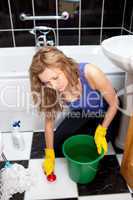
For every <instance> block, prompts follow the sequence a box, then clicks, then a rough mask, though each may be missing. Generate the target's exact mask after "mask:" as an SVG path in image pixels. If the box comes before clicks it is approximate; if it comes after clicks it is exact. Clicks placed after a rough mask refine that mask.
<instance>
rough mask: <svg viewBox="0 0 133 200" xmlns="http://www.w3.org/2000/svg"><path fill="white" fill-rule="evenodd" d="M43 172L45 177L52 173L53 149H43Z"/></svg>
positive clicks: (53, 162)
mask: <svg viewBox="0 0 133 200" xmlns="http://www.w3.org/2000/svg"><path fill="white" fill-rule="evenodd" d="M42 167H43V170H44V173H45V174H46V176H49V175H50V174H51V173H52V172H53V171H54V167H55V153H54V149H48V148H46V149H45V159H44V161H43V165H42Z"/></svg>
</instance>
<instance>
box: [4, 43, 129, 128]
mask: <svg viewBox="0 0 133 200" xmlns="http://www.w3.org/2000/svg"><path fill="white" fill-rule="evenodd" d="M58 48H59V49H60V50H62V51H63V52H64V53H65V54H66V55H67V56H69V57H72V58H74V59H75V60H76V61H77V62H88V63H93V64H96V65H97V66H98V67H99V68H100V69H101V70H103V71H104V73H106V74H107V76H108V78H109V79H110V80H111V81H112V84H113V86H114V87H115V88H116V89H117V90H119V89H121V88H122V87H123V86H124V79H125V73H124V71H122V70H121V69H120V68H118V67H117V66H115V65H114V64H113V63H111V62H110V61H109V60H108V59H107V58H106V57H105V55H104V54H103V52H102V49H101V47H100V46H99V45H88V46H58ZM36 51H37V48H36V47H15V48H0V130H1V131H3V132H8V131H11V127H12V122H13V121H14V120H18V119H19V120H21V130H22V131H40V130H44V126H45V123H44V115H43V114H42V115H38V113H37V112H36V110H35V109H34V108H33V105H32V100H31V99H28V98H27V97H28V96H30V82H29V74H28V69H29V66H30V64H31V60H32V57H33V55H34V54H35V52H36ZM16 88H19V93H17V92H18V91H17V89H16ZM24 94H27V95H24ZM17 98H19V100H23V102H21V103H19V105H17V103H18V101H17V100H18V99H17ZM27 99H28V100H27ZM27 101H28V102H27ZM29 104H30V106H29ZM7 105H8V106H7ZM9 105H10V106H9ZM14 105H15V106H14ZM27 107H28V108H29V109H28V112H27ZM63 117H65V116H64V115H63V116H62V114H61V113H59V115H58V117H57V119H56V121H55V127H54V128H55V129H56V128H57V126H58V125H59V124H60V122H61V121H62V120H63Z"/></svg>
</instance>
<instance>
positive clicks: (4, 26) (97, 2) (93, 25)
mask: <svg viewBox="0 0 133 200" xmlns="http://www.w3.org/2000/svg"><path fill="white" fill-rule="evenodd" d="M62 11H68V12H69V14H70V17H69V19H68V20H51V21H21V20H20V18H19V15H20V13H22V12H24V13H26V14H29V15H36V16H38V15H61V13H62ZM35 25H36V26H39V25H43V26H50V27H53V28H55V31H56V34H57V42H58V43H57V44H58V45H95V44H100V42H101V41H102V40H103V39H105V38H108V37H110V36H114V35H120V34H129V33H132V32H133V0H23V1H22V0H0V47H15V46H34V45H35V37H34V35H32V34H31V33H29V31H30V30H31V29H32V28H33V27H34V26H35Z"/></svg>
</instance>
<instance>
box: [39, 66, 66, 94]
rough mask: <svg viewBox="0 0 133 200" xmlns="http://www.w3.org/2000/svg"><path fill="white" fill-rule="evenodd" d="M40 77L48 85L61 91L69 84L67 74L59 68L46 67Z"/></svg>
mask: <svg viewBox="0 0 133 200" xmlns="http://www.w3.org/2000/svg"><path fill="white" fill-rule="evenodd" d="M38 77H39V79H40V81H41V82H42V83H43V84H44V85H45V86H46V87H50V88H53V89H55V90H58V91H59V92H63V91H64V90H65V89H66V87H67V85H68V80H67V78H66V76H65V74H64V73H63V72H62V71H61V70H60V69H57V68H54V69H49V68H46V69H45V70H44V71H43V72H42V73H41V74H39V75H38Z"/></svg>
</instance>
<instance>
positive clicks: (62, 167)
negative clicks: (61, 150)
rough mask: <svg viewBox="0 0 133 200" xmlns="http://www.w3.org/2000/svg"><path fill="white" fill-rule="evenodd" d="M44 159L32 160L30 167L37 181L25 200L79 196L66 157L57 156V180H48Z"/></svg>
mask: <svg viewBox="0 0 133 200" xmlns="http://www.w3.org/2000/svg"><path fill="white" fill-rule="evenodd" d="M42 161H43V160H42V159H34V160H30V163H29V167H30V168H31V169H32V173H33V176H34V177H36V183H35V184H34V186H32V187H31V189H30V190H29V191H28V192H26V194H25V200H36V199H37V200H39V199H43V200H44V199H57V198H69V197H77V196H78V193H77V186H76V184H75V183H74V182H73V181H72V180H71V179H70V178H69V175H68V169H67V163H66V160H65V159H64V158H56V165H55V174H56V176H57V180H56V181H55V182H52V183H50V182H48V181H47V179H46V176H45V175H44V173H43V170H42Z"/></svg>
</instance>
